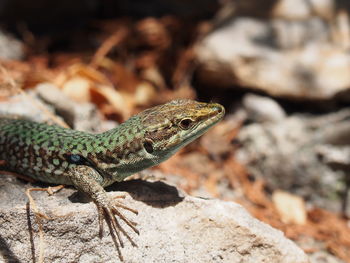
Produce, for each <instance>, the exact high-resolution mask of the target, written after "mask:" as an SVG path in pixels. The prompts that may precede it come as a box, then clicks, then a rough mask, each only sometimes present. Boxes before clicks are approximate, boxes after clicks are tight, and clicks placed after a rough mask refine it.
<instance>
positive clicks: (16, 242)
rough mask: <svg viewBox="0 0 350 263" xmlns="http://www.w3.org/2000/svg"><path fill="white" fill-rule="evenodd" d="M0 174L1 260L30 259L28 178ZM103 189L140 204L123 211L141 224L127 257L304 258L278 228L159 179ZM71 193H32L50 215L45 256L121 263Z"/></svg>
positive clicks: (287, 261)
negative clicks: (123, 194) (135, 212)
mask: <svg viewBox="0 0 350 263" xmlns="http://www.w3.org/2000/svg"><path fill="white" fill-rule="evenodd" d="M0 176H1V178H2V183H1V185H0V225H1V228H0V262H5V261H11V260H12V261H11V262H29V261H31V260H32V257H33V256H32V254H33V253H35V254H36V255H37V254H38V249H39V247H38V244H39V243H38V242H39V239H38V231H37V229H38V228H37V225H36V224H35V221H34V218H33V216H32V215H30V217H28V215H27V212H26V207H25V203H26V197H25V195H24V193H23V192H24V189H25V188H28V187H30V186H31V185H30V184H28V183H23V182H22V181H19V180H18V179H16V178H14V177H12V176H5V175H2V174H1V175H0ZM108 190H109V191H111V190H114V191H116V190H119V191H126V192H127V193H128V194H127V197H126V199H125V200H124V201H123V202H125V204H126V205H128V206H131V207H133V208H136V209H137V210H138V211H139V215H138V216H135V215H130V214H127V213H126V212H125V214H127V215H128V216H129V217H130V218H131V219H133V220H135V221H137V222H138V229H139V230H140V235H139V236H137V235H132V237H133V239H134V240H135V241H136V243H137V244H138V247H137V248H136V247H132V246H131V245H130V244H129V243H128V242H127V241H126V240H125V247H124V248H123V249H122V253H123V256H124V259H125V262H230V263H234V262H245V263H246V262H248V263H249V262H251V263H256V262H269V263H274V262H280V263H299V262H300V263H301V262H305V263H306V262H308V258H307V256H306V255H305V254H304V252H303V251H302V250H301V249H300V248H298V247H297V246H296V245H295V244H294V243H293V242H292V241H290V240H288V239H287V238H285V237H284V235H283V233H282V232H280V231H278V230H276V229H273V228H272V227H270V226H268V225H266V224H264V223H262V222H260V221H258V220H256V219H254V218H253V217H251V216H250V215H249V214H248V213H247V212H246V210H245V209H244V208H242V207H241V206H240V205H238V204H235V203H233V202H224V201H220V200H205V199H201V198H195V197H191V196H186V195H184V194H183V193H180V192H179V191H178V190H177V189H176V188H175V187H173V186H170V185H168V184H166V183H163V182H159V181H157V182H147V181H141V180H133V181H128V182H123V183H119V184H116V185H114V186H112V187H111V188H109V189H108ZM75 193H76V191H75V190H74V189H73V188H67V189H63V190H62V191H60V192H58V193H56V194H55V195H53V196H47V194H46V193H45V192H37V193H34V194H33V195H34V198H35V200H36V203H37V205H38V206H39V208H40V210H41V211H42V212H44V213H46V214H47V215H49V216H51V217H52V218H53V219H52V220H49V221H46V220H44V227H43V229H44V238H45V260H46V261H45V262H119V260H118V257H117V254H116V251H115V248H114V245H113V243H112V240H111V237H110V235H109V232H108V231H107V229H108V228H107V227H106V226H105V229H104V236H103V237H102V239H100V238H99V228H98V222H97V211H96V208H95V205H94V204H93V203H91V202H86V200H84V198H82V197H81V196H80V195H77V194H75ZM109 194H110V195H114V194H116V193H113V192H110V193H109ZM30 225H31V227H33V229H34V235H33V236H31V235H30V231H29V229H28V228H29V226H30ZM33 251H34V252H33Z"/></svg>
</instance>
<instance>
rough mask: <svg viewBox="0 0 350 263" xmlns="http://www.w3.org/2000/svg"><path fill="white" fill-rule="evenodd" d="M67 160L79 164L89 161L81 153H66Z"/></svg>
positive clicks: (85, 163)
mask: <svg viewBox="0 0 350 263" xmlns="http://www.w3.org/2000/svg"><path fill="white" fill-rule="evenodd" d="M64 157H65V158H66V160H67V162H69V163H71V164H77V165H87V164H89V161H88V160H87V159H85V158H84V157H83V156H81V155H79V154H65V155H64Z"/></svg>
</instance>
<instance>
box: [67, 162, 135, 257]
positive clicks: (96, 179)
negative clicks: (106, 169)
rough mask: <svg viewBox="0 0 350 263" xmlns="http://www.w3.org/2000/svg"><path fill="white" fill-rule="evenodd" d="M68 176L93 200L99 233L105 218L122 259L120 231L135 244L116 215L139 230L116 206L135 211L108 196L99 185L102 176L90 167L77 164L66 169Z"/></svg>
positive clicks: (133, 228) (132, 227)
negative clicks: (97, 217)
mask: <svg viewBox="0 0 350 263" xmlns="http://www.w3.org/2000/svg"><path fill="white" fill-rule="evenodd" d="M68 176H69V178H70V179H71V181H72V183H73V185H74V186H75V187H76V188H77V189H78V190H79V191H81V192H84V193H86V194H88V195H89V196H90V197H91V199H92V200H93V201H94V202H95V204H96V206H97V210H98V215H99V226H100V230H101V232H100V233H102V231H103V219H105V220H106V222H107V225H108V227H109V229H110V232H111V236H112V239H113V241H114V244H115V246H116V249H117V251H118V256H119V258H120V259H121V260H122V255H121V252H120V247H123V246H124V244H123V241H122V238H121V233H122V234H123V235H124V236H125V237H126V238H127V239H128V240H129V241H130V243H131V244H132V245H133V246H136V244H135V243H134V241H133V240H132V239H131V237H130V236H129V234H128V233H127V232H126V231H125V230H124V228H123V227H122V226H121V224H120V222H119V221H118V219H117V218H116V216H117V217H118V218H120V219H121V220H123V221H124V222H125V223H126V224H127V225H128V226H129V227H130V228H131V229H132V230H133V231H134V232H135V233H137V234H139V231H138V230H137V229H136V228H135V225H136V223H134V222H132V221H130V220H129V219H127V218H126V217H125V216H124V215H123V214H122V213H121V212H120V209H118V208H123V209H126V210H129V211H131V212H133V213H135V214H137V211H136V210H134V209H131V208H129V207H127V206H125V205H123V204H122V203H121V202H119V201H116V200H115V199H113V198H110V197H109V196H108V195H107V192H106V191H105V190H104V189H103V187H102V186H101V183H102V182H103V177H102V176H101V175H100V174H99V173H98V172H97V171H96V170H95V169H93V168H92V167H89V166H85V165H77V166H75V167H72V168H70V169H69V170H68Z"/></svg>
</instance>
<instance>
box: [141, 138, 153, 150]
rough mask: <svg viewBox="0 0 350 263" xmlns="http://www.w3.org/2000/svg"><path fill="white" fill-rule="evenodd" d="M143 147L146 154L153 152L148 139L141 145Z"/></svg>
mask: <svg viewBox="0 0 350 263" xmlns="http://www.w3.org/2000/svg"><path fill="white" fill-rule="evenodd" d="M143 147H144V148H145V150H146V152H148V153H152V152H153V151H154V149H153V145H152V141H151V140H149V139H146V141H145V142H144V143H143Z"/></svg>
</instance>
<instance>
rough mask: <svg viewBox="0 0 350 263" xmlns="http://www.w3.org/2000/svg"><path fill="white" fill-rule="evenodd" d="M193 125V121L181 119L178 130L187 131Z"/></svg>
mask: <svg viewBox="0 0 350 263" xmlns="http://www.w3.org/2000/svg"><path fill="white" fill-rule="evenodd" d="M192 124H193V121H192V120H191V119H183V120H181V121H180V124H179V125H180V128H181V129H183V130H187V129H189V128H191V126H192Z"/></svg>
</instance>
